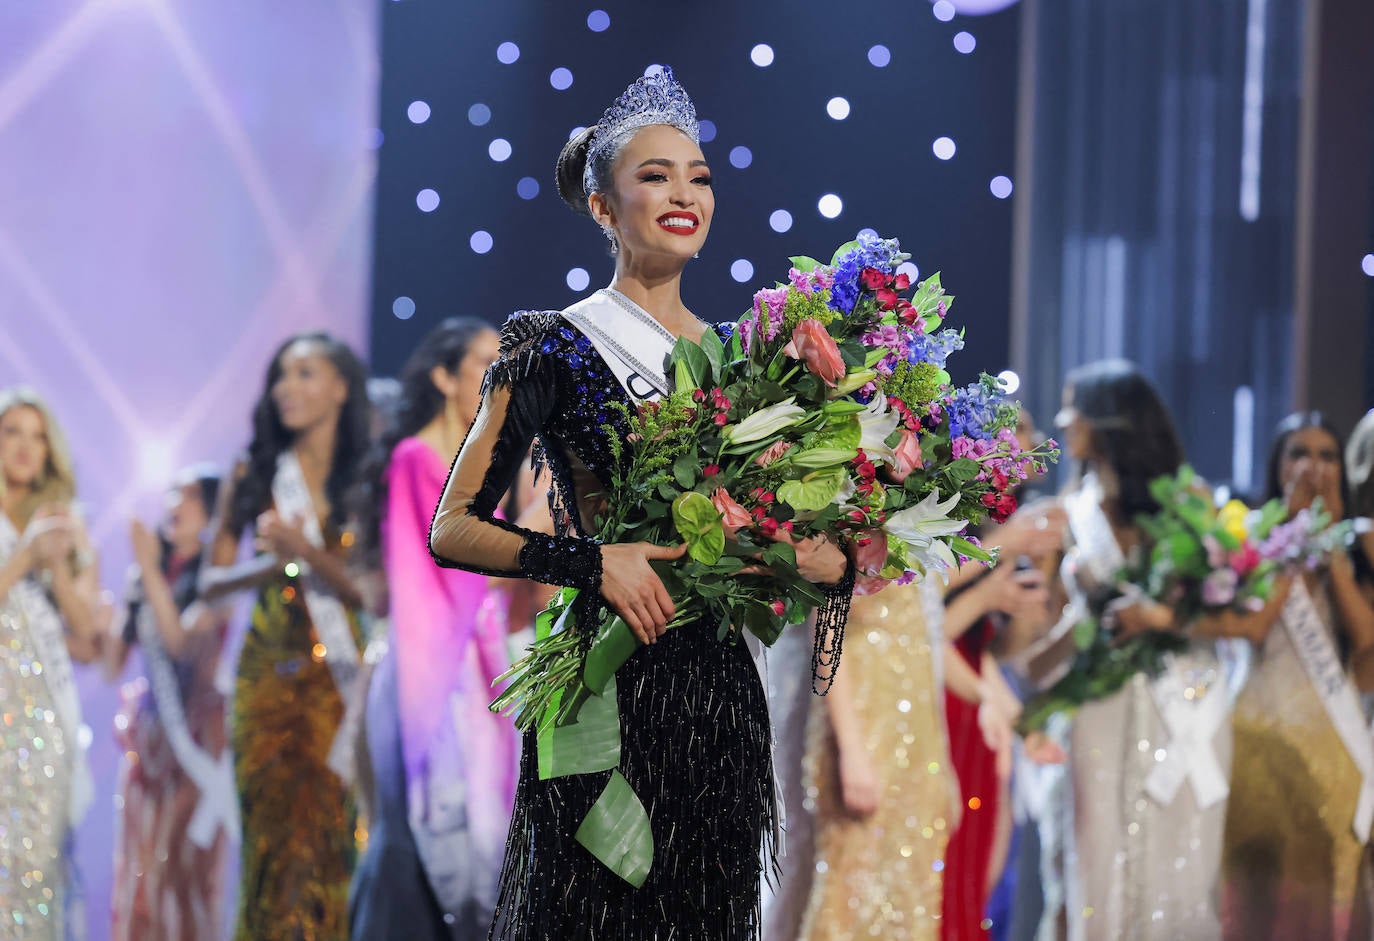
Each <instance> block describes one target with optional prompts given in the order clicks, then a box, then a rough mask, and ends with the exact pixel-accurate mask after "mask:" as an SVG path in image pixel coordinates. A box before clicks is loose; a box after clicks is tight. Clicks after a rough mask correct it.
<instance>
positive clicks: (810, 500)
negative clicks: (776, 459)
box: [777, 455, 852, 511]
mask: <svg viewBox="0 0 1374 941" xmlns="http://www.w3.org/2000/svg"><path fill="white" fill-rule="evenodd" d="M851 456H852V455H851ZM844 479H845V472H844V470H843V469H842V468H835V469H833V470H825V471H816V472H815V473H811V474H807V475H806V476H805V477H803V478H802V479H801V480H789V481H787V482H786V483H784V484H782V485H781V486H780V487H778V490H777V496H778V499H779V500H781V501H782V502H783V503H786V504H787V505H788V506H790V507H792V508H793V509H794V510H804V511H805V510H823V509H825V508H826V507H827V506H829V505H830V503H831V501H832V500H834V499H835V495H836V494H838V493H839V492H840V488H841V487H843V486H844Z"/></svg>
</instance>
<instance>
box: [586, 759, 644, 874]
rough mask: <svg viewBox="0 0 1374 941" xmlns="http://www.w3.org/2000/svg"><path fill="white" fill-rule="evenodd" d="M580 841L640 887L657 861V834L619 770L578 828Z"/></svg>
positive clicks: (606, 863)
mask: <svg viewBox="0 0 1374 941" xmlns="http://www.w3.org/2000/svg"><path fill="white" fill-rule="evenodd" d="M576 839H577V842H579V843H581V844H582V845H583V846H584V847H586V848H587V851H588V852H589V853H591V854H592V855H593V856H595V857H596V858H597V859H599V860H601V862H602V863H604V864H605V865H606V867H607V868H608V869H610V870H611V871H612V872H614V873H615V874H616V875H617V876H619V877H620V878H622V879H624V880H625V881H626V882H628V883H629V884H630V885H632V886H634V887H635V888H636V889H638V888H639V887H641V886H642V885H644V882H645V880H646V879H648V878H649V869H650V868H651V867H652V866H653V863H654V834H653V831H652V830H651V829H650V828H649V815H648V814H647V813H646V812H645V811H644V805H643V804H642V803H640V801H639V797H638V796H637V795H636V794H635V792H634V788H632V787H630V782H628V781H626V780H625V778H624V776H623V775H622V774H621V773H620V772H619V771H618V770H617V771H612V772H611V779H610V780H609V781H607V782H606V787H605V789H604V790H602V792H601V796H600V797H598V798H597V799H596V803H595V804H593V805H592V808H591V810H589V811H587V816H586V817H585V818H584V819H583V821H582V825H581V826H579V827H578V828H577V833H576Z"/></svg>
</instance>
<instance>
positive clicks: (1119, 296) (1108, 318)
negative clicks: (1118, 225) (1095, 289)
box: [1102, 235, 1126, 357]
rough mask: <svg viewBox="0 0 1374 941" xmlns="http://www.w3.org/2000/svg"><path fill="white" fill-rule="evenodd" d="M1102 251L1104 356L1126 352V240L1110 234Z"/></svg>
mask: <svg viewBox="0 0 1374 941" xmlns="http://www.w3.org/2000/svg"><path fill="white" fill-rule="evenodd" d="M1104 247H1105V249H1106V250H1105V251H1104V252H1103V259H1102V261H1103V265H1102V267H1103V273H1104V277H1103V284H1102V355H1103V356H1107V357H1118V356H1124V355H1125V353H1126V240H1125V239H1124V238H1122V237H1121V236H1119V235H1110V236H1108V237H1107V242H1106V245H1105V246H1104Z"/></svg>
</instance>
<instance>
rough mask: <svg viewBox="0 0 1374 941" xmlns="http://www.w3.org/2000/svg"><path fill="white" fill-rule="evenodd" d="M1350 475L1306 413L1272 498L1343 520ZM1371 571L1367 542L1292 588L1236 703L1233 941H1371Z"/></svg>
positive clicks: (1281, 436) (1229, 868) (1227, 917)
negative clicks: (1364, 698)
mask: <svg viewBox="0 0 1374 941" xmlns="http://www.w3.org/2000/svg"><path fill="white" fill-rule="evenodd" d="M1342 469H1343V465H1342V454H1341V443H1340V439H1339V438H1338V436H1337V435H1336V432H1335V431H1334V430H1333V429H1332V428H1331V427H1330V425H1328V424H1327V423H1326V422H1324V421H1323V420H1322V418H1321V416H1319V415H1315V414H1313V415H1294V416H1292V417H1290V418H1289V419H1287V420H1285V421H1284V422H1283V423H1282V424H1281V425H1280V426H1279V433H1278V438H1277V440H1276V441H1275V443H1274V447H1273V450H1272V452H1271V456H1270V461H1269V475H1268V485H1267V492H1266V494H1265V497H1266V498H1281V499H1284V500H1286V501H1287V504H1288V508H1289V512H1290V513H1296V512H1297V511H1298V510H1301V509H1303V508H1304V507H1307V506H1310V505H1311V504H1312V502H1313V501H1314V500H1315V499H1317V498H1320V499H1321V501H1322V503H1323V504H1324V506H1325V508H1326V509H1327V511H1328V512H1330V513H1331V515H1332V516H1333V517H1335V518H1337V519H1339V518H1341V517H1342V516H1344V515H1346V514H1345V507H1346V506H1348V505H1349V501H1348V499H1347V490H1346V480H1345V476H1344V474H1343V473H1342ZM1368 572H1369V562H1368V559H1367V558H1366V557H1365V555H1364V551H1363V547H1359V546H1357V547H1355V548H1353V549H1352V551H1351V552H1350V553H1348V554H1347V553H1345V552H1338V553H1336V554H1334V555H1333V556H1332V557H1331V559H1330V562H1329V564H1328V565H1327V566H1326V567H1325V568H1324V570H1322V571H1319V572H1313V573H1308V574H1305V575H1304V576H1303V577H1302V578H1300V579H1297V578H1295V579H1294V580H1293V583H1292V587H1291V590H1289V592H1288V593H1287V596H1286V601H1285V603H1284V605H1283V607H1282V609H1281V610H1280V611H1279V612H1277V613H1278V618H1277V622H1276V623H1273V625H1272V627H1270V628H1269V629H1268V631H1267V633H1262V634H1261V635H1260V636H1257V637H1256V639H1255V647H1256V651H1257V655H1258V656H1257V662H1256V664H1255V667H1254V669H1253V671H1252V673H1251V676H1250V679H1249V682H1248V683H1247V684H1246V686H1245V689H1244V690H1243V691H1242V692H1241V694H1240V697H1239V699H1238V700H1237V702H1236V716H1235V763H1234V767H1233V772H1232V776H1233V784H1232V791H1231V802H1230V806H1229V808H1228V812H1227V816H1226V837H1225V855H1224V857H1223V861H1222V862H1223V876H1224V878H1225V907H1224V921H1223V925H1224V929H1225V936H1226V938H1227V939H1228V941H1241V939H1244V941H1261V939H1275V941H1279V939H1284V941H1286V939H1289V938H1301V939H1303V941H1346V939H1352V941H1353V939H1355V938H1360V939H1367V938H1369V937H1371V920H1370V909H1371V901H1372V900H1371V893H1370V885H1369V872H1368V866H1367V862H1366V856H1365V853H1366V849H1367V847H1368V845H1369V837H1370V824H1371V822H1372V821H1371V817H1374V791H1371V792H1369V793H1366V794H1363V795H1362V793H1361V792H1362V789H1371V788H1374V742H1371V738H1370V729H1369V725H1368V723H1367V721H1366V718H1365V712H1364V710H1363V708H1362V706H1361V702H1360V695H1359V694H1360V692H1361V690H1360V688H1359V687H1360V686H1364V687H1366V688H1367V687H1369V686H1370V685H1374V684H1371V682H1370V681H1371V680H1374V677H1371V676H1369V675H1368V674H1369V672H1370V671H1369V670H1368V665H1369V662H1370V659H1371V658H1370V653H1371V651H1374V608H1371V605H1370V600H1369V597H1368V595H1367V592H1366V589H1365V587H1364V585H1367V584H1368ZM1361 582H1364V585H1362V584H1361ZM1362 666H1363V667H1365V669H1363V670H1361V667H1362ZM1352 668H1353V669H1352ZM1352 673H1353V674H1354V676H1353V677H1352ZM1362 674H1363V675H1362ZM1356 679H1359V680H1363V682H1362V683H1357V682H1356Z"/></svg>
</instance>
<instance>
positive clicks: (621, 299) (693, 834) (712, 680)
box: [430, 69, 852, 941]
mask: <svg viewBox="0 0 1374 941" xmlns="http://www.w3.org/2000/svg"><path fill="white" fill-rule="evenodd" d="M698 141H699V132H698V127H697V120H696V110H695V108H694V107H693V105H692V103H691V100H690V99H689V98H688V97H687V94H686V92H685V91H684V90H683V88H682V86H681V85H679V84H677V82H676V81H674V79H673V76H672V72H671V70H669V69H664V70H662V71H661V72H658V71H655V72H654V73H653V74H650V75H648V76H646V77H644V78H641V79H639V80H637V81H636V82H635V83H634V84H633V85H631V86H630V87H629V89H627V90H626V92H625V93H624V94H623V95H622V96H621V97H620V98H619V99H618V100H617V101H616V102H615V104H614V105H612V106H611V108H610V109H608V110H607V111H606V113H605V115H604V116H603V117H602V119H601V121H600V122H598V123H597V124H596V125H595V126H594V127H591V128H589V129H588V130H586V131H585V132H583V133H582V134H580V135H578V136H576V137H574V138H573V139H572V140H571V141H570V142H569V143H568V145H567V146H566V147H565V148H564V150H563V153H562V154H561V155H560V157H559V161H558V183H559V190H560V193H561V195H562V196H563V198H564V200H565V201H566V202H567V203H568V204H569V205H570V206H571V207H572V208H573V209H574V210H575V211H577V212H579V213H580V214H583V215H588V216H590V217H591V218H592V219H593V220H595V221H596V222H597V223H598V224H599V225H600V226H601V228H602V230H603V232H604V233H605V234H606V236H607V237H608V238H609V239H610V242H611V251H612V254H613V255H614V256H615V262H616V264H615V276H614V278H613V279H612V281H611V283H610V285H609V286H608V287H606V288H603V289H602V290H600V291H597V292H596V293H595V294H593V295H591V296H590V297H588V298H586V299H584V300H582V301H580V302H578V303H576V304H574V305H572V306H571V307H569V308H568V309H566V310H564V311H560V312H544V313H532V312H526V313H519V314H516V315H515V316H513V317H512V318H511V319H510V321H509V322H508V323H507V324H506V326H505V329H504V331H503V333H502V344H501V357H500V359H499V360H498V361H497V363H496V364H495V365H494V366H493V367H492V369H491V371H490V372H489V373H488V375H487V381H486V386H485V388H484V393H483V398H482V404H481V408H480V410H479V412H478V414H477V419H476V421H475V423H474V424H473V427H472V430H471V432H470V433H469V435H468V438H467V441H466V442H465V443H464V445H463V448H462V450H461V451H460V452H459V454H458V457H457V459H456V460H455V462H454V465H453V469H452V471H451V473H450V476H449V480H448V483H447V485H446V487H445V490H444V495H443V498H442V499H441V501H440V504H439V508H438V511H437V512H436V514H435V518H434V524H433V527H432V529H431V532H430V548H431V551H432V552H433V554H434V556H435V558H436V560H437V561H438V562H439V563H440V564H442V565H451V566H459V567H462V568H466V569H470V570H474V571H481V572H486V573H489V574H493V575H505V576H511V575H515V576H523V577H526V578H531V579H534V580H536V581H540V582H545V583H548V584H554V585H563V586H571V587H575V588H578V589H580V590H581V594H580V595H579V603H580V604H582V605H583V610H582V611H581V612H580V614H581V616H580V617H579V623H581V624H594V623H598V621H599V615H600V613H601V611H602V609H603V608H605V609H609V610H612V611H615V612H617V613H619V614H620V615H621V616H622V617H623V618H624V619H625V621H626V623H627V624H628V625H629V626H630V628H631V629H632V630H633V631H634V633H635V634H636V636H637V637H638V638H639V640H640V641H641V643H642V646H641V647H640V648H639V650H638V651H637V652H636V653H635V654H634V655H633V656H632V657H631V658H630V659H629V661H627V662H626V663H625V665H624V666H622V667H621V668H620V670H619V671H618V673H617V697H616V703H617V707H618V710H619V718H620V728H621V760H620V764H619V767H618V768H617V769H616V770H617V771H618V773H619V774H620V775H623V777H624V778H625V780H626V781H628V782H629V784H630V786H631V787H632V788H633V789H634V792H635V793H636V794H637V795H638V796H639V799H640V801H641V802H642V804H643V806H644V809H645V811H646V812H647V814H648V818H649V823H650V827H651V830H652V834H653V846H654V848H653V860H652V864H651V866H650V869H649V873H648V876H647V879H646V881H645V882H644V883H643V885H642V886H641V887H639V888H634V887H633V886H632V885H630V883H628V882H626V881H624V880H623V879H621V878H620V877H619V876H618V875H616V874H615V872H613V871H612V870H611V869H609V868H607V867H606V866H605V865H603V864H602V863H601V862H599V861H598V859H597V858H596V857H594V856H593V855H592V854H591V853H589V852H588V851H587V850H586V849H584V848H583V846H582V845H581V844H580V843H579V842H578V841H577V838H576V833H577V829H578V825H579V824H580V823H581V821H582V820H583V818H584V817H585V816H586V815H587V812H588V810H589V809H590V808H591V807H592V805H593V803H594V802H595V801H596V799H597V797H598V795H599V794H600V793H601V792H602V790H603V788H605V787H606V785H607V781H608V780H609V779H610V777H611V775H612V772H610V771H607V772H599V773H591V774H581V775H572V776H568V777H560V778H553V779H551V780H540V777H539V772H538V760H537V755H536V748H535V739H534V736H533V734H530V735H527V736H526V738H525V741H524V750H523V755H522V759H521V774H520V783H519V789H518V791H517V794H516V806H515V812H514V816H513V818H512V822H511V831H510V837H509V841H508V844H507V849H506V858H505V863H504V865H503V867H502V873H501V889H500V897H499V902H498V906H499V907H498V910H497V913H496V919H495V922H494V923H493V926H492V937H493V938H500V939H526V938H530V939H532V938H572V937H578V938H592V939H598V938H606V939H611V938H635V939H639V938H667V937H674V938H698V939H705V938H710V939H713V941H728V939H735V938H738V939H746V938H754V937H757V935H758V932H759V911H758V909H759V902H760V893H759V882H760V875H761V871H762V866H763V861H762V856H761V854H760V849H761V848H764V847H767V848H769V849H771V834H772V828H773V824H774V823H775V822H776V821H775V818H774V795H773V786H772V780H773V778H772V770H771V761H770V756H769V737H770V733H769V723H768V710H767V705H766V702H765V698H764V691H763V686H762V684H761V683H760V678H759V675H758V672H757V670H756V669H755V666H754V664H753V663H752V662H751V659H750V656H749V653H748V651H747V650H746V648H745V647H744V646H743V645H742V644H728V643H721V642H719V641H717V639H716V625H714V624H711V625H707V624H693V625H688V626H685V627H679V628H675V629H674V630H672V631H671V632H668V631H666V625H667V623H668V621H669V620H670V619H671V617H672V615H673V605H672V602H671V600H670V599H669V596H668V593H667V591H666V590H665V589H664V587H663V585H662V583H661V582H660V581H659V579H658V576H657V575H655V574H654V571H653V569H652V568H651V567H650V565H649V563H650V562H651V561H654V560H673V559H677V558H679V557H680V556H681V555H682V552H683V547H681V546H676V547H665V546H654V545H649V544H646V543H635V544H622V545H601V544H599V543H597V542H596V541H594V540H592V539H589V538H587V535H586V534H587V533H588V532H589V530H590V526H591V522H590V521H591V517H592V514H593V511H594V509H595V500H596V494H597V493H598V492H600V491H604V490H605V488H606V487H607V485H608V483H609V480H610V477H611V474H612V472H613V470H614V468H613V466H612V465H611V464H610V462H611V461H612V460H613V458H612V457H611V456H610V455H611V454H612V450H611V448H610V447H609V446H608V445H607V440H606V438H607V435H608V434H610V433H612V431H611V430H612V429H618V430H616V431H615V432H614V433H616V434H619V435H623V434H624V433H625V432H624V430H623V429H622V428H620V426H621V424H622V421H621V418H620V417H619V412H618V410H617V409H616V408H615V407H614V404H615V403H617V402H623V403H630V404H634V403H636V402H639V401H643V400H647V399H653V398H656V397H658V396H659V395H662V394H664V393H666V392H667V391H669V382H668V380H667V378H666V377H665V376H664V372H663V363H664V360H665V357H666V356H667V354H668V353H669V351H670V350H671V348H672V345H673V343H674V342H675V341H676V339H677V338H678V337H679V336H684V335H685V336H688V337H690V338H692V339H696V338H697V337H699V336H701V334H702V333H703V332H704V331H706V330H707V329H712V328H710V327H708V326H707V325H706V324H705V323H704V322H702V321H701V320H699V319H697V317H696V316H694V315H693V314H692V312H691V311H689V310H688V309H687V308H686V306H685V305H684V304H683V301H682V296H681V292H680V284H681V278H682V270H683V268H684V267H685V266H686V264H687V262H688V260H689V259H691V258H692V256H693V255H695V254H696V252H697V250H698V249H699V248H701V246H702V243H703V242H704V241H705V239H706V234H707V232H708V230H709V229H710V225H711V217H712V213H713V210H714V208H715V198H714V195H713V193H712V190H711V173H710V169H709V167H708V165H707V163H706V159H705V157H704V156H703V155H702V152H701V148H700V147H699V146H698ZM536 438H538V439H539V443H540V445H541V448H542V452H543V454H544V455H545V457H546V459H547V461H548V463H549V465H550V466H551V468H552V470H553V476H554V481H555V484H554V489H553V493H552V495H551V502H552V505H553V509H554V519H555V530H556V531H557V535H553V536H546V535H541V534H537V533H533V532H529V531H525V530H521V529H519V528H517V527H515V526H512V525H510V524H509V523H505V522H503V521H501V520H499V519H497V518H496V517H495V511H496V507H497V502H498V501H499V500H500V498H501V495H502V494H504V493H505V492H506V490H507V489H508V488H509V486H510V484H511V482H512V481H513V480H514V478H515V475H516V472H517V469H518V467H519V464H520V462H521V460H522V459H523V458H524V456H525V454H526V449H527V448H528V446H529V445H530V443H531V441H533V440H534V439H536ZM797 550H798V551H797V556H798V561H799V564H800V565H801V567H802V570H803V572H805V573H806V574H807V577H808V578H810V579H811V580H812V581H814V582H816V583H818V584H825V585H836V586H837V587H836V589H835V590H834V591H833V592H832V597H833V598H834V601H833V602H832V603H831V604H830V605H828V606H827V609H825V610H823V611H822V612H821V615H822V617H828V618H830V619H831V620H832V621H833V620H834V619H837V618H843V616H844V611H845V610H847V604H848V591H846V590H845V587H846V586H847V585H852V575H850V574H849V573H848V572H847V570H846V566H847V563H846V560H845V557H844V554H843V552H842V551H841V550H839V549H838V548H836V547H834V546H832V545H830V544H828V543H824V542H819V541H817V542H803V543H799V544H798V546H797Z"/></svg>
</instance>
